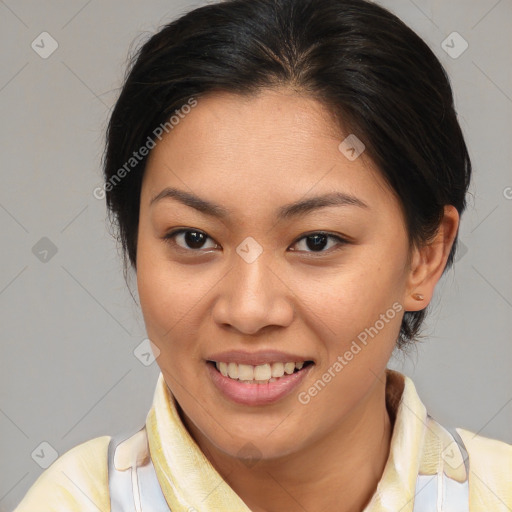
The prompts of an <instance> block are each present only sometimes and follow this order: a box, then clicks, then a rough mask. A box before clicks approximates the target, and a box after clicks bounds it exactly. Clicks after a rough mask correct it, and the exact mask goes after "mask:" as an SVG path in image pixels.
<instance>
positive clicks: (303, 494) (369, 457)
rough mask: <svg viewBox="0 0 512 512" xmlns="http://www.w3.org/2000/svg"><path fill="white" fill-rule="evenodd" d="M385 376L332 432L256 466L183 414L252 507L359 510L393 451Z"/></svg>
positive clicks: (269, 511) (267, 511) (255, 510)
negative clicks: (216, 443)
mask: <svg viewBox="0 0 512 512" xmlns="http://www.w3.org/2000/svg"><path fill="white" fill-rule="evenodd" d="M385 381H386V377H385V374H384V375H383V379H377V380H376V384H375V386H374V388H373V389H372V390H371V391H370V392H369V394H368V395H367V396H366V397H365V399H364V400H363V401H362V402H361V403H360V404H358V407H357V408H356V410H354V411H352V412H351V414H350V417H348V418H346V419H345V420H344V421H343V422H342V423H341V424H340V425H337V426H336V428H335V429H334V430H332V431H331V432H330V433H329V434H328V435H327V436H324V437H323V438H322V439H320V440H319V441H317V442H315V443H313V444H310V445H308V446H307V448H305V449H302V450H301V451H300V452H296V453H293V454H290V455H287V456H286V457H282V458H278V459H271V460H260V461H258V462H257V464H255V465H254V466H251V467H247V466H245V465H244V464H241V463H240V462H239V461H238V460H236V459H233V458H232V457H230V456H228V455H227V454H225V453H224V452H221V451H219V450H218V449H216V448H215V446H213V445H212V444H211V443H209V442H208V440H207V439H206V438H205V437H204V436H203V435H202V434H201V433H200V432H198V431H196V429H195V428H194V427H193V426H192V425H191V422H189V421H187V419H186V418H184V419H185V423H186V425H187V428H188V430H189V432H191V433H192V435H193V437H194V439H195V440H196V442H197V444H198V445H199V447H200V448H201V450H202V451H203V453H204V454H205V456H206V457H207V458H208V459H209V460H210V462H211V463H212V465H213V466H214V467H215V468H216V470H217V471H218V472H219V474H220V475H221V476H222V477H223V478H224V480H226V482H227V483H228V484H229V485H230V487H231V488H232V489H233V490H234V492H235V493H236V494H238V496H240V498H241V499H242V500H243V501H244V502H245V503H246V504H247V506H248V507H249V508H250V509H251V511H252V512H278V511H282V510H295V509H299V510H300V509H303V510H307V511H308V512H324V511H325V510H336V511H338V512H360V511H361V510H363V509H364V507H365V506H366V505H367V504H368V502H369V501H370V499H371V497H372V495H373V494H374V492H375V490H376V488H377V484H378V482H379V480H380V478H381V476H382V473H383V471H384V466H385V464H386V461H387V458H388V454H389V447H390V442H391V434H392V429H393V426H392V422H391V420H390V417H389V415H388V412H387V408H386V386H385ZM191 427H192V428H191ZM263 489H264V492H262V490H263Z"/></svg>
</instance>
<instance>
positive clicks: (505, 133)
mask: <svg viewBox="0 0 512 512" xmlns="http://www.w3.org/2000/svg"><path fill="white" fill-rule="evenodd" d="M379 3H381V4H382V5H384V6H385V7H388V8H389V9H391V10H392V11H393V12H395V13H396V14H397V15H398V16H399V17H400V18H401V19H403V20H404V21H405V22H406V23H407V24H408V25H409V26H410V27H411V28H413V29H414V30H415V31H416V32H417V33H418V34H419V35H420V36H421V37H423V38H424V39H425V41H426V42H427V43H428V44H429V45H430V47H431V48H432V49H433V51H434V52H435V53H436V55H437V56H438V57H439V59H440V60H441V62H442V63H443V65H444V66H445V68H446V70H447V71H448V74H449V76H450V79H451V82H452V86H453V88H454V93H455V98H456V107H457V110H458V113H459V119H460V123H461V126H462V129H463V131H464V134H465V136H466V140H467V143H468V146H469V151H470V154H471V157H472V160H473V164H474V180H473V184H472V187H471V196H470V198H469V205H468V211H467V212H466V213H465V215H464V216H463V219H462V224H461V230H460V234H461V240H462V243H463V245H464V246H463V251H462V253H461V256H459V261H458V262H457V264H456V269H455V270H452V271H450V272H449V273H448V274H447V275H446V276H444V277H443V278H442V280H441V282H440V283H439V285H438V287H437V290H436V296H435V298H434V301H433V308H432V312H431V316H430V318H429V320H428V322H427V324H426V326H425V327H426V328H425V331H424V332H425V334H426V335H427V336H428V340H427V341H425V342H424V343H422V344H421V346H419V347H418V349H417V350H416V351H415V352H414V353H412V354H411V355H410V356H408V357H406V358H404V357H403V356H400V355H399V356H398V357H396V358H395V359H394V360H393V361H392V363H391V366H392V367H394V368H396V369H398V370H401V371H403V372H405V373H406V374H408V375H409V376H411V377H412V378H413V380H414V382H415V384H416V387H417V389H418V391H419V393H420V396H421V397H422V399H423V401H424V403H425V404H426V406H427V408H428V410H429V411H430V413H431V414H432V415H433V416H434V417H435V418H436V419H438V420H439V421H440V422H442V423H444V424H446V425H447V426H461V427H464V428H467V429H469V430H472V431H474V432H478V433H480V434H481V435H485V436H487V437H495V438H499V439H502V440H504V441H507V442H509V443H512V427H511V425H512V372H511V371H510V369H511V363H512V343H511V334H510V332H511V330H512V286H511V285H512V270H511V265H510V262H511V261H512V215H511V214H512V188H510V187H512V173H511V169H510V164H511V162H512V155H511V147H512V144H511V140H512V138H511V135H512V129H511V128H512V121H511V120H512V99H511V98H512V66H511V62H510V48H511V47H512V35H511V34H512V31H510V26H511V22H512V2H511V0H501V1H496V0H478V1H476V0H475V1H469V2H468V1H467V0H457V1H450V2H445V1H440V0H424V1H421V0H415V1H414V2H413V1H412V0H398V1H383V2H379ZM198 5H200V2H199V1H198V2H196V3H192V2H190V1H185V0H182V1H181V2H179V1H170V0H145V1H144V2H142V1H139V2H132V1H130V2H127V1H124V2H123V1H121V0H110V1H103V2H100V1H99V0H89V1H84V0H73V1H64V0H60V1H57V0H56V1H53V2H45V1H39V0H38V1H36V0H33V1H29V0H18V1H14V0H0V38H1V54H2V66H1V68H0V112H1V119H2V123H1V127H0V130H1V133H0V140H1V141H2V152H1V167H2V171H1V173H2V174H1V183H2V185H1V189H0V226H1V232H2V243H1V246H2V264H1V267H0V311H1V318H0V320H1V329H2V331H1V332H2V345H1V348H2V355H1V360H0V379H1V381H0V382H1V384H0V429H1V430H0V432H1V435H0V443H1V446H0V453H1V454H2V455H1V460H0V474H1V475H2V477H1V478H0V510H11V509H12V508H13V507H14V506H15V504H17V503H18V501H19V500H20V499H21V498H22V496H23V495H24V494H25V492H26V491H27V489H28V488H29V487H30V485H31V484H32V483H33V482H34V481H35V479H36V478H37V476H38V475H39V474H40V473H41V472H42V471H43V469H42V468H41V467H40V465H38V462H39V463H44V462H45V460H46V462H48V458H50V457H51V454H52V449H51V448H50V447H48V446H47V445H42V446H41V443H43V442H46V443H49V445H51V447H53V449H54V450H56V452H57V453H58V454H59V455H62V454H63V453H64V452H66V451H67V450H69V449H70V448H72V447H73V446H76V445H77V444H79V443H81V442H84V441H86V440H88V439H91V438H93V437H97V436H100V435H111V434H114V433H117V432H119V431H124V430H125V429H127V428H128V429H131V428H133V429H135V428H138V427H139V426H142V424H143V423H144V421H145V418H146V414H147V412H148V410H149V407H150V405H151V401H152V397H153V392H154V387H155V384H156V379H157V376H158V373H159V369H158V367H157V364H156V362H155V363H153V364H152V365H149V366H145V365H144V364H142V363H141V361H140V360H139V359H138V358H137V357H136V356H135V355H134V350H135V349H136V348H137V347H138V346H139V345H140V344H141V342H142V341H143V340H144V339H145V330H144V324H143V320H142V316H141V314H140V312H139V310H138V307H137V306H136V304H135V303H134V302H133V299H132V297H131V296H130V293H129V291H128V289H127V287H126V286H125V283H124V280H123V277H122V268H121V260H120V257H119V254H118V250H117V248H116V244H115V242H114V240H113V239H112V238H111V236H110V234H109V231H108V225H107V222H106V211H105V205H104V203H103V201H100V200H97V199H95V197H93V194H92V191H93V189H94V188H95V187H96V186H98V185H100V184H101V169H100V157H101V154H102V151H103V136H104V135H103V134H104V129H105V126H106V122H107V118H108V114H109V111H110V109H111V108H112V105H113V103H114V102H115V99H116V97H117V94H118V88H119V86H120V84H121V80H122V77H123V74H124V70H125V67H126V58H127V55H128V52H129V49H130V48H134V47H135V46H138V45H139V44H140V42H141V41H143V40H145V39H146V38H147V37H148V36H149V35H150V34H152V33H153V32H154V31H156V30H157V28H158V27H159V26H160V25H161V24H163V23H165V22H168V21H170V20H171V19H172V18H174V17H176V16H178V15H180V14H182V13H184V12H185V11H186V10H188V9H190V8H192V7H196V6H198ZM44 31H46V32H49V33H50V34H51V36H52V37H53V38H54V39H55V40H56V41H57V43H58V48H57V50H56V51H55V52H54V53H53V54H52V55H50V56H49V57H48V58H46V59H43V58H41V57H40V56H39V54H38V53H36V52H35V51H34V50H33V49H32V47H31V43H32V41H34V40H36V42H37V41H40V39H37V38H38V36H39V34H41V33H42V32H44ZM453 31H457V32H458V33H459V34H461V36H462V37H463V38H464V39H465V40H466V41H467V42H468V44H469V47H468V49H467V50H466V51H465V52H464V53H462V55H460V56H459V57H458V58H452V57H451V56H450V55H448V53H446V51H445V50H444V49H443V46H442V43H443V41H444V40H445V39H446V38H447V36H449V35H450V34H451V33H452V32H453ZM460 43H461V41H460V40H457V39H456V40H454V42H453V43H451V40H450V39H448V44H449V45H451V46H454V49H455V50H458V49H460V48H461V46H460ZM40 44H41V43H40ZM446 44H447V43H445V45H446ZM45 48H46V49H48V48H49V44H48V40H47V43H46V44H45ZM452 51H454V50H453V49H452ZM41 239H43V240H41ZM47 239H48V240H50V241H51V244H50V243H49V241H48V240H47ZM52 245H53V246H55V248H56V250H57V252H56V253H55V254H53V253H52V251H51V247H52ZM34 247H35V248H34ZM45 248H46V249H48V250H49V252H48V253H47V254H46V255H45V253H44V252H41V251H43V250H44V249H45ZM131 288H132V290H133V292H134V294H135V295H136V290H135V280H132V282H131ZM34 452H35V453H39V454H40V457H39V458H38V457H36V456H34V457H33V456H32V455H31V454H33V453H34ZM41 454H44V455H41Z"/></svg>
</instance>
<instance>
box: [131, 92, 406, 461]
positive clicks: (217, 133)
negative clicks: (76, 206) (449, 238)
mask: <svg viewBox="0 0 512 512" xmlns="http://www.w3.org/2000/svg"><path fill="white" fill-rule="evenodd" d="M187 111H188V109H187ZM348 135H349V133H344V134H340V131H339V129H338V128H337V126H336V125H335V124H334V121H333V120H332V118H331V117H330V115H329V112H328V111H327V110H325V108H324V107H323V106H322V105H321V104H319V103H317V102H316V101H315V100H313V99H306V98H305V97H300V96H298V95H295V94H293V93H291V92H287V91H284V90H282V91H264V92H262V93H260V94H259V95H258V96H256V97H252V98H247V97H240V96H237V95H231V94H228V93H215V94H211V95H209V96H208V97H203V98H199V99H198V100H197V106H195V107H193V108H191V109H190V112H189V113H188V114H186V115H183V118H182V119H181V120H180V121H179V123H178V124H177V125H175V127H174V128H173V129H172V130H171V131H170V132H169V133H168V134H166V135H165V136H164V137H163V139H162V140H161V142H158V144H157V145H156V147H155V148H154V149H153V150H152V152H151V154H150V157H149V160H148V163H147V167H146V171H145V176H144V180H143V184H142V192H141V205H140V223H139V232H138V247H137V282H138V291H139V296H140V302H141V307H142V311H143V315H144V320H145V324H146V328H147V333H148V336H149V338H150V340H151V341H152V342H153V343H154V345H156V347H158V351H159V356H158V358H157V362H158V364H159V366H160V368H161V370H162V372H163V376H164V378H165V380H166V382H167V385H168V386H169V388H170V390H171V391H172V393H173V394H174V396H175V397H176V399H177V401H178V403H179V404H180V406H181V409H182V411H183V412H184V415H185V416H184V417H185V418H186V419H185V421H186V423H187V424H188V425H189V428H191V429H192V430H193V431H196V432H200V433H201V435H202V436H204V438H205V439H207V440H208V442H209V443H211V444H212V445H214V446H215V447H216V448H218V449H219V450H221V451H222V452H224V453H226V454H229V455H232V456H237V454H239V452H240V451H241V450H242V452H243V450H244V449H246V447H247V446H248V444H247V443H249V442H250V443H252V445H255V446H256V449H257V450H258V451H259V453H260V456H261V457H263V458H273V457H278V456H282V455H285V454H289V453H292V452H294V451H297V450H301V449H304V448H306V447H307V446H308V445H309V446H311V445H312V444H313V443H314V442H315V441H318V440H319V439H321V438H323V437H324V436H327V435H329V434H330V433H332V432H333V431H334V430H335V429H336V428H338V426H339V425H340V424H342V423H343V421H344V420H345V419H347V418H348V417H349V416H350V414H351V412H353V411H354V410H356V408H357V406H358V405H360V404H363V403H365V401H367V400H368V399H369V397H371V395H372V393H374V391H375V390H376V389H377V387H379V382H380V383H381V384H382V379H383V377H382V376H383V372H384V370H385V367H386V364H387V362H388V359H389V357H390V355H391V352H392V350H393V348H394V345H395V341H396V339H397V336H398V333H399V329H400V323H401V320H402V316H403V313H404V310H405V309H408V308H406V307H405V305H406V304H405V301H406V297H407V296H408V295H409V294H410V292H411V290H409V289H408V288H409V287H408V275H409V272H408V266H407V250H408V244H407V237H406V231H405V227H404V221H403V217H402V214H401V210H400V207H399V203H398V201H397V199H396V198H395V196H394V195H393V193H392V192H391V191H390V189H389V188H388V186H387V185H386V184H385V182H384V180H383V178H382V177H381V176H380V174H379V173H378V172H377V171H376V170H375V169H374V168H373V167H372V164H371V162H370V161H369V159H368V158H365V156H366V155H365V153H364V152H363V153H362V155H361V156H359V157H357V158H354V156H355V155H357V153H356V152H354V151H351V150H350V149H349V147H345V146H342V149H343V148H344V152H342V151H341V150H340V149H339V145H340V143H341V142H342V141H343V140H344V139H345V138H346V137H347V136H348ZM349 140H350V139H349ZM347 146H350V144H348V143H347ZM166 188H173V189H177V190H179V191H181V193H182V194H183V196H185V195H187V197H192V195H193V196H197V198H198V199H197V200H194V201H189V204H185V202H184V201H180V200H179V199H178V197H179V196H178V195H177V194H171V193H169V194H167V195H166V194H165V193H164V194H162V195H160V194H161V193H162V191H164V190H165V189H166ZM327 194H331V195H334V194H339V196H338V199H336V200H332V201H331V203H330V205H328V206H325V205H326V204H327V201H321V200H318V202H317V205H316V207H314V206H315V205H314V203H310V201H311V200H312V199H313V198H316V197H320V196H324V195H327ZM342 194H345V195H347V196H351V197H352V198H353V200H351V201H347V200H343V196H342ZM159 195H160V198H159V199H156V200H154V201H152V200H153V199H154V198H155V197H157V196H159ZM333 197H334V196H333ZM304 201H306V202H307V204H306V206H303V207H299V206H297V207H293V208H291V207H290V205H291V204H293V203H296V202H304ZM203 202H204V203H203ZM206 202H207V203H208V204H211V205H217V206H216V207H215V208H206V207H205V204H206ZM194 204H195V207H194ZM322 204H323V205H324V206H321V205H322ZM308 205H309V206H308ZM178 229H186V230H187V231H186V232H184V233H178V234H177V235H175V236H174V237H172V238H168V239H166V236H167V235H168V234H169V233H171V232H172V231H176V230H178ZM319 232H324V234H325V233H326V234H327V235H329V236H323V235H322V233H319ZM315 235H316V236H315ZM337 237H339V239H338V238H337ZM158 351H157V353H158ZM229 352H231V353H229ZM222 353H224V354H222ZM209 361H217V362H219V363H220V362H222V363H231V364H230V365H229V366H228V367H227V368H228V371H229V372H230V373H228V376H223V375H222V373H220V372H219V370H217V369H216V367H215V364H214V363H211V362H209ZM294 362H299V363H301V362H311V363H306V364H305V365H304V366H303V368H302V369H301V370H300V371H298V370H297V371H296V373H293V374H290V375H288V373H286V370H288V371H292V370H291V369H292V368H293V367H294V365H289V364H288V365H284V363H294ZM247 363H251V364H247ZM239 364H242V365H243V366H239ZM219 366H220V365H219ZM257 366H258V367H261V368H259V369H256V370H255V367H257ZM298 366H300V364H299V365H298ZM220 369H221V370H223V371H224V373H226V368H225V367H221V368H220ZM283 370H284V371H285V373H284V375H283ZM236 372H238V374H237V373H236ZM254 372H255V373H254ZM272 372H274V373H272ZM273 374H274V375H277V376H279V375H283V376H282V377H280V378H276V377H274V379H276V380H274V381H271V382H267V381H268V379H269V377H271V376H272V375H273ZM229 375H231V376H234V377H236V376H237V375H238V377H239V378H240V377H242V379H244V380H250V379H256V380H259V381H265V383H263V382H260V383H254V382H251V383H244V382H241V381H239V380H235V379H234V378H231V377H230V376H229ZM315 383H316V384H315ZM242 452H240V453H242Z"/></svg>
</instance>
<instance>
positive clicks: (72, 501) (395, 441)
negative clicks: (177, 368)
mask: <svg viewBox="0 0 512 512" xmlns="http://www.w3.org/2000/svg"><path fill="white" fill-rule="evenodd" d="M402 389H403V391H402ZM386 397H387V399H388V407H391V408H392V411H393V413H394V415H395V422H394V427H393V434H392V438H391V446H390V452H389V457H388V460H387V463H386V466H385V468H384V472H383V474H382V477H381V479H380V481H379V484H378V486H377V490H376V492H375V493H374V495H373V497H372V499H371V501H370V503H369V504H368V505H367V507H366V508H365V510H364V511H363V512H398V511H400V512H413V503H414V496H415V490H416V480H417V476H418V473H420V474H426V475H429V474H433V473H435V471H436V468H437V467H438V465H439V461H440V460H441V459H442V453H441V452H442V450H443V449H445V446H444V445H443V443H442V439H443V432H442V430H443V429H442V428H440V427H438V424H437V423H435V422H433V421H431V419H430V417H429V416H428V415H427V411H426V409H425V406H424V405H423V403H422V402H421V400H420V398H419V396H418V394H417V392H416V388H415V386H414V384H413V382H412V380H411V379H409V378H408V377H406V376H405V375H402V374H401V373H399V372H396V371H393V370H387V381H386ZM396 397H400V399H399V400H396ZM142 432H144V433H145V435H144V442H145V443H146V445H147V448H149V450H150V452H151V458H152V462H153V465H154V468H155V471H156V475H157V477H158V481H159V483H160V486H161V488H162V491H163V494H164V497H165V500H166V501H167V503H168V505H169V508H170V509H171V510H172V512H188V511H189V510H196V511H197V512H227V511H228V512H234V511H236V512H250V509H249V508H248V507H247V506H246V505H245V503H244V502H243V501H242V500H241V498H240V497H239V496H238V495H237V494H236V493H235V492H234V491H233V489H231V487H229V485H228V484H227V483H226V482H225V481H224V480H223V479H222V477H221V476H220V475H219V473H218V472H217V471H216V470H215V468H214V467H213V466H212V465H211V464H210V462H209V461H208V460H207V459H206V457H205V456H204V454H203V453H202V452H201V450H200V449H199V447H198V446H197V444H196V443H195V441H194V440H193V439H192V437H191V436H190V434H189V433H188V431H187V430H186V428H185V426H184V425H183V423H182V421H181V419H180V417H179V414H178V411H177V408H176V402H175V399H174V397H173V395H172V394H171V393H170V391H169V388H168V387H167V384H166V383H165V380H164V378H163V375H162V374H160V376H159V378H158V382H157V386H156V391H155V395H154V399H153V405H152V407H151V409H150V411H149V413H148V416H147V420H146V425H145V429H144V430H143V431H142ZM457 432H458V433H459V435H460V437H461V438H462V440H463V442H464V444H465V446H466V449H467V452H468V454H469V461H470V472H469V510H470V512H511V511H512V445H509V444H507V443H504V442H501V441H497V440H493V439H488V438H485V437H483V436H479V435H475V434H473V433H472V432H470V431H468V430H464V429H457ZM146 436H147V437H146ZM109 442H110V436H102V437H97V438H95V439H91V440H89V441H87V442H85V443H82V444H80V445H78V446H75V447H74V448H72V449H71V450H69V451H68V452H66V453H64V454H63V455H62V456H61V457H59V458H58V459H57V460H56V461H55V462H54V463H53V464H52V465H51V466H50V467H49V468H48V469H46V470H45V471H44V472H43V473H42V474H41V475H40V476H39V478H38V479H37V480H36V482H35V483H34V484H33V485H32V487H31V488H30V489H29V491H28V492H27V494H26V495H25V497H24V498H23V500H22V501H21V503H20V504H19V505H18V507H17V508H16V509H15V511H14V512H40V511H42V510H44V511H45V512H75V511H76V512H78V511H80V512H85V511H87V512H88V511H91V512H98V511H101V512H103V511H104V512H109V511H110V496H109V483H108V460H107V453H108V445H109ZM136 444H137V443H132V445H133V448H129V450H138V451H137V454H135V455H134V453H125V454H124V456H125V458H127V459H128V460H131V459H133V457H134V456H135V457H140V456H141V452H140V450H141V448H140V446H141V445H140V443H138V445H137V446H136V447H135V445H136ZM128 446H131V445H128ZM149 450H147V453H145V454H146V455H147V456H149ZM143 455H144V453H143V454H142V456H143ZM457 471H459V470H456V469H454V470H453V475H451V476H452V477H454V478H457ZM219 482H220V483H219ZM212 489H215V492H214V493H212V492H211V491H212ZM418 499H419V498H418Z"/></svg>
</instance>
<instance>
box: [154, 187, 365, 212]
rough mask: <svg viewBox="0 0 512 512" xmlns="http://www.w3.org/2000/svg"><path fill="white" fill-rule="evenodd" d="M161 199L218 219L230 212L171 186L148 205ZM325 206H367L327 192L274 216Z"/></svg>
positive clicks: (295, 203) (335, 193)
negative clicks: (174, 201)
mask: <svg viewBox="0 0 512 512" xmlns="http://www.w3.org/2000/svg"><path fill="white" fill-rule="evenodd" d="M163 199H175V200H177V201H179V202H180V203H182V204H184V205H186V206H190V207H191V208H194V209H196V210H197V211H199V212H201V213H204V214H205V215H209V216H211V217H216V218H220V219H223V218H226V217H228V216H229V214H230V213H231V211H230V210H228V209H227V208H224V207H223V206H220V205H218V204H215V203H212V202H211V201H207V200H206V199H202V198H200V197H198V196H196V195H195V194H192V193H190V192H185V191H184V190H179V189H177V188H173V187H167V188H164V189H163V190H162V191H161V192H160V193H158V194H157V195H156V196H155V197H153V199H151V201H150V202H149V205H150V206H152V205H154V204H155V203H156V202H158V201H161V200H163ZM327 206H358V207H360V208H369V206H368V205H367V204H366V203H365V202H364V201H362V200H361V199H359V198H357V197H355V196H353V195H350V194H346V193H344V192H329V193H327V194H323V195H319V196H315V197H310V198H308V199H302V200H299V201H296V202H294V203H290V204H286V205H284V206H281V207H280V208H278V210H277V212H276V218H277V219H279V220H284V219H289V218H292V217H298V216H301V215H305V214H306V213H309V212H311V211H314V210H318V209H320V208H325V207H327Z"/></svg>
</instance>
